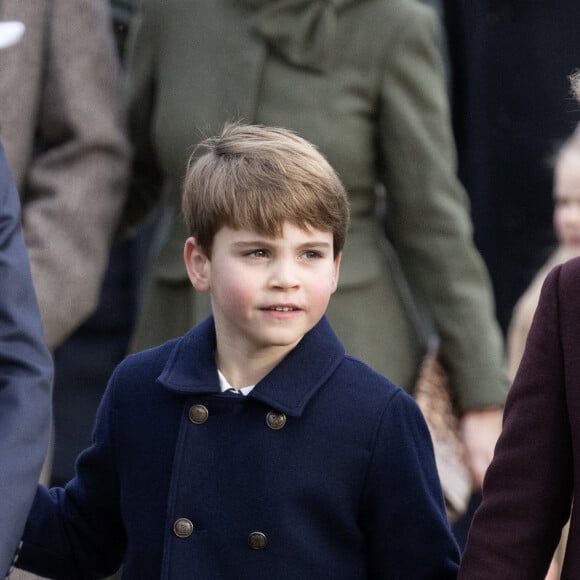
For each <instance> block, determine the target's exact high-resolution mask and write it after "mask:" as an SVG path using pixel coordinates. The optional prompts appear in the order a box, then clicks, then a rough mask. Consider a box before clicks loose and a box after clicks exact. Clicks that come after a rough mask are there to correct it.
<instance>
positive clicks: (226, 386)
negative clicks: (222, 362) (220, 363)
mask: <svg viewBox="0 0 580 580" xmlns="http://www.w3.org/2000/svg"><path fill="white" fill-rule="evenodd" d="M218 377H219V380H220V389H221V390H222V393H225V392H226V391H228V390H230V389H233V390H234V391H238V392H239V393H240V394H241V395H244V396H246V395H247V394H248V393H249V392H250V391H251V390H252V389H253V388H254V387H255V386H256V385H250V386H248V387H241V388H239V389H236V388H235V387H232V385H230V384H229V383H228V381H227V380H226V378H225V377H224V376H223V374H222V373H221V371H220V370H219V369H218Z"/></svg>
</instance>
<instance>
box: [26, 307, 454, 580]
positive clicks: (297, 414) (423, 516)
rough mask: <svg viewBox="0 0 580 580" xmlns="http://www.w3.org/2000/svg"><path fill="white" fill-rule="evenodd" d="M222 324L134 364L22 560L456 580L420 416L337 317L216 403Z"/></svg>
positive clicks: (160, 572) (202, 574)
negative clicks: (355, 346)
mask: <svg viewBox="0 0 580 580" xmlns="http://www.w3.org/2000/svg"><path fill="white" fill-rule="evenodd" d="M214 348H215V333H214V325H213V320H212V319H211V318H210V319H207V320H206V321H205V322H203V323H201V324H200V325H198V326H196V327H194V328H193V329H192V330H191V331H189V332H188V333H187V334H186V335H185V336H184V337H182V338H180V339H175V340H172V341H170V342H167V343H165V344H164V345H162V346H160V347H156V348H154V349H151V350H147V351H144V352H142V353H139V354H136V355H132V356H129V357H128V358H127V359H126V360H125V361H124V362H123V363H121V365H119V367H118V368H117V370H116V371H115V372H114V374H113V376H112V378H111V381H110V383H109V386H108V388H107V391H106V393H105V396H104V399H103V401H102V404H101V406H100V409H99V412H98V417H97V424H96V429H95V432H94V442H93V445H92V447H90V448H89V449H88V450H87V451H86V452H84V453H83V454H82V455H81V456H80V458H79V461H78V464H77V476H76V478H75V479H73V480H72V482H70V483H69V484H68V485H67V487H66V488H65V489H64V490H63V489H52V490H51V491H49V492H47V491H46V490H45V489H44V488H39V491H38V493H37V497H36V500H35V504H34V507H33V510H32V512H31V517H30V518H29V521H28V524H27V529H26V532H25V536H24V545H23V549H22V551H21V560H20V564H21V565H22V566H23V567H25V568H28V569H30V570H33V571H35V572H37V573H40V574H43V575H50V576H51V577H52V576H54V577H57V578H70V579H74V580H79V579H81V578H100V577H101V576H103V575H106V574H109V573H111V572H113V570H115V569H116V568H117V567H118V566H119V565H120V564H121V561H122V560H123V563H124V568H123V569H124V576H123V577H124V578H129V579H135V580H137V579H138V580H146V579H149V578H150V579H155V580H158V579H159V578H164V579H170V580H180V579H184V580H185V579H187V580H190V579H191V578H199V579H203V580H207V579H210V578H221V579H226V580H227V579H239V578H244V579H245V578H252V579H253V580H259V579H262V578H264V579H266V578H267V579H270V578H277V579H278V580H290V579H292V580H306V579H308V580H315V579H325V580H327V579H329V578H332V580H358V579H363V578H364V579H367V578H376V579H378V578H385V579H386V578H388V579H390V580H394V579H400V580H417V579H427V578H429V579H439V580H444V579H452V578H455V576H456V572H457V566H458V557H459V555H458V550H457V547H456V544H455V541H454V539H453V537H452V535H451V532H450V529H449V526H448V523H447V520H446V516H445V509H444V504H443V498H442V494H441V490H440V486H439V481H438V476H437V472H436V469H435V462H434V459H433V450H432V446H431V442H430V438H429V433H428V431H427V429H426V426H425V423H424V420H423V418H422V415H421V413H420V411H419V410H418V408H417V406H416V404H415V402H414V401H413V400H412V398H411V397H409V396H408V395H407V394H405V393H404V392H403V391H402V390H401V389H399V388H398V387H396V386H394V385H393V384H392V383H390V382H389V381H387V380H386V379H385V378H383V377H382V376H381V375H379V374H377V373H375V372H374V371H372V370H371V369H370V368H369V367H368V366H366V365H365V364H363V363H362V362H360V361H359V360H357V359H355V358H353V357H351V356H348V355H345V353H344V349H343V347H342V345H341V344H340V342H339V341H338V339H337V338H336V336H335V335H334V333H333V331H332V330H331V328H330V326H329V324H328V322H327V321H326V319H323V320H322V321H321V322H320V323H319V324H318V325H317V326H315V328H314V329H313V330H311V331H310V332H309V333H308V334H306V336H305V337H304V338H303V339H302V341H301V342H300V343H299V345H298V346H297V347H296V348H295V349H294V350H293V351H292V352H291V353H290V354H289V355H288V356H287V357H286V358H285V359H284V360H283V361H282V362H281V363H280V364H279V365H278V366H277V367H276V368H274V369H273V370H272V371H271V372H270V373H269V374H268V375H267V376H266V377H265V378H264V379H262V380H261V381H260V382H259V383H258V384H257V385H256V387H255V388H254V390H253V391H252V392H251V393H250V394H249V395H248V397H242V396H240V395H232V394H222V393H221V392H220V388H219V382H218V376H217V371H216V366H215V361H214Z"/></svg>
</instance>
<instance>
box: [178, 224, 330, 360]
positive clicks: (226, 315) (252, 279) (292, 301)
mask: <svg viewBox="0 0 580 580" xmlns="http://www.w3.org/2000/svg"><path fill="white" fill-rule="evenodd" d="M185 262H186V266H187V269H188V273H189V277H190V280H191V282H192V284H193V286H194V288H196V289H197V290H201V291H205V290H208V291H209V292H210V294H211V300H212V308H213V314H214V318H215V323H216V332H217V336H218V349H219V348H220V341H222V342H223V341H225V342H226V343H227V344H228V345H229V347H232V348H235V349H237V350H238V351H239V349H244V350H243V351H244V353H245V354H247V355H256V354H258V353H261V352H264V351H268V350H275V351H276V353H277V356H280V355H282V356H283V355H285V354H286V353H287V352H289V351H290V350H291V349H292V348H294V347H295V346H296V344H297V343H298V342H299V341H300V339H301V338H302V337H303V336H304V334H305V333H306V332H308V331H309V330H310V329H311V328H312V327H313V326H314V325H315V324H316V323H317V322H318V321H319V320H320V319H321V318H322V316H323V314H324V312H325V311H326V307H327V305H328V301H329V299H330V296H331V294H332V293H333V292H334V291H335V290H336V285H337V281H338V272H339V266H340V255H339V256H337V257H336V258H334V253H333V236H332V233H331V232H325V231H320V230H303V229H300V228H298V227H296V226H294V225H291V224H288V223H286V224H285V225H284V228H283V233H282V236H281V237H280V238H270V237H266V236H264V235H261V234H258V233H256V232H253V231H249V230H232V229H230V228H228V227H224V228H222V229H221V230H219V231H218V233H217V234H216V236H215V238H214V241H213V246H212V256H211V260H210V259H208V258H207V257H206V256H205V254H204V253H203V251H202V250H201V249H200V248H199V246H197V244H196V241H195V239H194V238H189V239H188V240H187V242H186V245H185Z"/></svg>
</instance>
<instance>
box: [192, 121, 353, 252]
mask: <svg viewBox="0 0 580 580" xmlns="http://www.w3.org/2000/svg"><path fill="white" fill-rule="evenodd" d="M201 149H207V152H206V153H204V154H203V155H201V157H197V155H198V154H199V151H200V150H201ZM182 212H183V216H184V218H185V222H186V225H187V228H188V231H189V234H190V235H191V236H194V237H195V238H196V240H197V242H198V244H200V246H201V247H202V248H203V250H204V251H205V253H206V254H207V256H208V257H211V249H212V242H213V239H214V236H215V234H216V233H217V232H218V231H219V230H220V229H221V228H222V227H224V226H227V227H229V228H232V229H234V230H235V229H248V230H253V231H257V232H259V233H260V234H262V235H266V236H272V237H278V236H280V235H281V234H282V227H283V225H284V222H288V223H291V224H292V225H295V226H298V227H300V228H314V229H319V230H323V231H329V232H332V234H333V239H334V255H335V256H336V255H337V254H338V253H339V252H340V251H342V249H343V247H344V242H345V238H346V232H347V229H348V223H349V205H348V199H347V195H346V191H345V189H344V186H343V185H342V183H341V181H340V179H339V177H338V176H337V174H336V172H335V171H334V169H333V168H332V167H331V166H330V164H329V163H328V161H327V160H326V159H325V158H324V157H323V155H322V154H321V153H320V152H319V151H318V150H317V149H316V147H315V146H314V145H312V144H311V143H309V142H308V141H306V140H305V139H303V138H302V137H299V136H298V135H297V134H296V133H294V132H292V131H290V130H288V129H282V128H279V127H264V126H261V125H244V124H241V123H233V124H229V125H226V127H225V128H224V129H223V131H222V133H221V135H219V136H217V137H210V138H209V139H205V140H204V141H202V142H201V143H200V144H199V145H198V146H197V147H196V149H195V150H194V152H193V154H192V155H191V157H190V160H189V163H188V167H187V174H186V177H185V181H184V187H183V198H182Z"/></svg>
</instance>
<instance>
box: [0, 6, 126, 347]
mask: <svg viewBox="0 0 580 580" xmlns="http://www.w3.org/2000/svg"><path fill="white" fill-rule="evenodd" d="M108 9H109V6H108V2H107V1H106V0H26V1H25V2H22V1H21V0H1V1H0V20H17V21H21V22H23V23H24V25H25V27H26V30H25V32H24V35H23V37H22V40H21V41H20V42H19V43H18V44H17V45H15V46H13V47H10V48H8V49H5V50H2V51H1V52H0V103H1V106H0V135H1V137H2V141H3V143H4V146H5V148H6V155H7V157H8V161H9V163H10V166H11V168H12V171H13V174H14V179H15V181H16V186H17V189H18V191H19V193H20V198H21V205H22V222H23V233H24V238H25V242H26V247H27V249H28V253H29V255H30V267H31V270H32V278H33V280H34V286H35V290H36V293H37V296H38V302H39V306H40V312H41V315H42V319H43V323H44V332H45V336H46V341H47V343H48V345H49V347H50V348H51V349H54V348H55V347H56V346H58V345H59V344H60V343H61V342H62V341H63V340H64V339H65V338H67V337H68V336H69V335H70V334H71V333H72V332H73V331H74V330H75V329H76V328H77V327H78V326H79V325H80V324H81V323H82V322H83V321H84V320H85V319H86V318H88V316H89V315H90V314H91V313H92V311H93V310H94V309H95V308H96V307H97V304H98V300H99V295H100V289H101V282H102V279H103V276H104V273H105V269H106V266H107V262H108V258H109V248H110V245H111V242H112V239H113V235H114V231H115V228H116V227H117V222H118V219H119V214H120V211H121V208H122V205H123V202H124V200H125V194H126V179H127V173H128V169H129V150H128V145H127V139H126V136H125V133H124V121H123V118H122V116H121V102H122V99H121V90H120V84H119V82H120V79H119V70H118V69H119V66H118V60H117V55H116V52H115V44H114V38H113V35H112V32H111V29H110V28H111V27H110V18H109V13H108Z"/></svg>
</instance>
